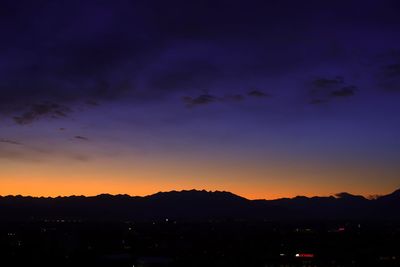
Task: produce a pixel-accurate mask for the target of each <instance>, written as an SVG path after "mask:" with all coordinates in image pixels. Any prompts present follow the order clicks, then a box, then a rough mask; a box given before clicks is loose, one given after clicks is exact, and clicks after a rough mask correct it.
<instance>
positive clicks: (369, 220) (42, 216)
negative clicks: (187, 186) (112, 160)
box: [0, 190, 400, 267]
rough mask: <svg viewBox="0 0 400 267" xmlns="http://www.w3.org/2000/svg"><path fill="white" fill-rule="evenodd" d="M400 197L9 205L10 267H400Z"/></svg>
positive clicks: (20, 201)
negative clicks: (27, 266)
mask: <svg viewBox="0 0 400 267" xmlns="http://www.w3.org/2000/svg"><path fill="white" fill-rule="evenodd" d="M399 210H400V191H399V190H397V191H395V192H393V193H392V194H389V195H385V196H380V197H376V198H375V199H366V198H364V197H362V196H354V195H351V194H348V193H341V194H338V195H337V196H331V197H312V198H307V197H296V198H292V199H278V200H247V199H245V198H242V197H239V196H237V195H234V194H232V193H229V192H218V191H216V192H208V191H196V190H190V191H181V192H176V191H173V192H165V193H157V194H154V195H150V196H147V197H130V196H128V195H115V196H113V195H106V194H105V195H99V196H95V197H79V196H71V197H58V198H33V197H22V196H6V197H1V198H0V214H1V217H0V229H1V230H0V247H1V251H2V259H1V261H2V262H3V263H4V266H26V265H29V266H143V267H144V266H263V267H266V266H271V267H272V266H310V267H311V266H399V265H400V246H399V241H400V215H399V212H398V211H399Z"/></svg>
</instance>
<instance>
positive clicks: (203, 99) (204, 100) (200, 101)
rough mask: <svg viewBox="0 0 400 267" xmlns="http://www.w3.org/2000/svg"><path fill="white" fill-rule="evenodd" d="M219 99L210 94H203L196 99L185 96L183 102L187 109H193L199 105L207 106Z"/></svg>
mask: <svg viewBox="0 0 400 267" xmlns="http://www.w3.org/2000/svg"><path fill="white" fill-rule="evenodd" d="M218 100H219V98H218V97H216V96H213V95H210V94H203V95H199V96H197V97H190V96H186V97H183V101H184V102H185V103H186V105H187V106H188V107H194V106H199V105H207V104H211V103H214V102H216V101H218Z"/></svg>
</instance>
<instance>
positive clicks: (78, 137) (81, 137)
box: [74, 135, 89, 141]
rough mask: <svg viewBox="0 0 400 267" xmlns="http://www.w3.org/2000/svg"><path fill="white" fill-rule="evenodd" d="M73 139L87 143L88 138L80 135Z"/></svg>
mask: <svg viewBox="0 0 400 267" xmlns="http://www.w3.org/2000/svg"><path fill="white" fill-rule="evenodd" d="M74 138H75V139H78V140H82V141H89V138H87V137H84V136H80V135H76V136H74Z"/></svg>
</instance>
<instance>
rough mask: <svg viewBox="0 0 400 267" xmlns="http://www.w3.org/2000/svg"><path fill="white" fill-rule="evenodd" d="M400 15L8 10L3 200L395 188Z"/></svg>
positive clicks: (233, 4) (388, 5)
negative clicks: (190, 191)
mask: <svg viewBox="0 0 400 267" xmlns="http://www.w3.org/2000/svg"><path fill="white" fill-rule="evenodd" d="M398 14H400V3H399V1H397V0H393V1H384V0H383V1H382V0H380V1H378V0H376V1H368V0H364V1H361V0H360V1H340V0H339V1H337V0H336V1H333V0H332V1H330V0H328V1H287V0H279V1H278V0H274V1H265V0H264V1H258V0H256V1H239V0H238V1H235V0H229V1H228V0H226V1H223V0H202V1H187V0H186V1H183V0H170V1H166V0H145V1H144V0H143V1H132V0H129V1H128V0H119V1H105V0H104V1H101V0H99V1H82V0H68V1H67V0H65V1H62V0H56V1H54V0H51V1H50V0H38V1H31V0H19V1H13V0H4V1H1V3H0V36H1V42H0V93H1V95H0V195H9V194H14V195H15V194H22V195H33V196H58V195H81V194H84V195H95V194H100V193H112V194H118V193H126V194H130V195H147V194H152V193H155V192H158V191H168V190H174V189H175V190H181V189H192V188H195V189H206V190H226V191H232V192H234V193H236V194H239V195H242V196H245V197H248V198H252V199H253V198H266V199H271V198H278V197H284V196H286V197H291V196H296V195H306V196H312V195H332V194H335V193H338V192H342V191H348V192H351V193H355V194H364V195H370V194H384V193H389V192H391V191H394V190H395V189H397V188H399V187H400V16H398Z"/></svg>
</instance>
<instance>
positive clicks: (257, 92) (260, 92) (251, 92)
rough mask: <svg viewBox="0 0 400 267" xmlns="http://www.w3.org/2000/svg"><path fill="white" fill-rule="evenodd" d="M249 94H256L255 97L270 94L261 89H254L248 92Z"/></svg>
mask: <svg viewBox="0 0 400 267" xmlns="http://www.w3.org/2000/svg"><path fill="white" fill-rule="evenodd" d="M247 95H248V96H254V97H267V96H270V95H269V94H267V93H264V92H262V91H260V90H252V91H250V92H248V93H247Z"/></svg>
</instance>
